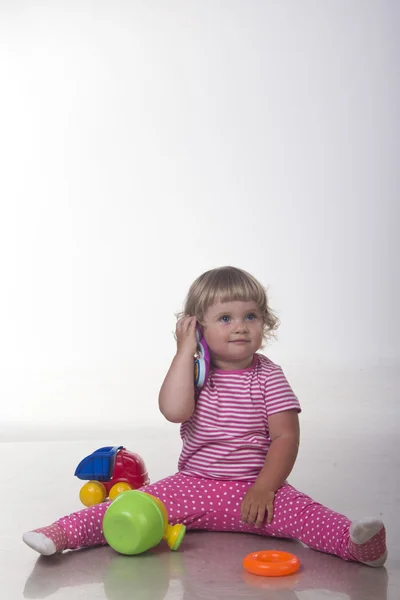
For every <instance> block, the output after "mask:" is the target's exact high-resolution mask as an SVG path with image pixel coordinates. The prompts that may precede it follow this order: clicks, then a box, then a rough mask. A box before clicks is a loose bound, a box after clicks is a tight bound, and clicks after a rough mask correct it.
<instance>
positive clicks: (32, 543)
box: [22, 523, 67, 556]
mask: <svg viewBox="0 0 400 600" xmlns="http://www.w3.org/2000/svg"><path fill="white" fill-rule="evenodd" d="M22 539H23V540H24V542H25V544H27V545H28V546H29V547H30V548H32V549H33V550H36V552H39V554H43V555H44V556H50V555H51V554H55V553H56V552H62V550H64V549H65V548H66V546H67V535H66V533H65V531H64V529H63V528H62V527H60V525H57V523H53V525H50V526H49V527H41V528H40V529H35V530H34V531H28V532H27V533H24V535H23V536H22Z"/></svg>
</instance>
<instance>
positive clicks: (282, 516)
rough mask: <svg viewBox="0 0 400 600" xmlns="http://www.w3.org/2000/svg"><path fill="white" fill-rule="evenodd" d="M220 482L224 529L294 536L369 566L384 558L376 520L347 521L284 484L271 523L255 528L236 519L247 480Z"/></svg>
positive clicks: (380, 527) (380, 529)
mask: <svg viewBox="0 0 400 600" xmlns="http://www.w3.org/2000/svg"><path fill="white" fill-rule="evenodd" d="M222 485H224V486H225V488H226V490H228V491H229V494H228V498H229V501H226V502H225V503H224V505H223V506H221V509H222V512H223V529H224V530H227V529H228V530H230V531H232V530H235V531H246V532H252V533H258V534H260V535H268V536H276V537H283V538H291V539H296V540H299V541H301V542H303V543H304V544H306V545H307V546H309V547H310V548H314V549H315V550H319V551H321V552H327V553H329V554H335V555H336V556H339V557H340V558H343V559H344V560H353V561H357V562H363V563H365V564H369V565H370V566H381V565H382V564H383V563H384V562H385V559H386V555H387V553H386V543H385V528H384V526H383V523H382V522H381V521H380V520H374V519H366V520H364V521H358V522H357V521H353V522H351V521H350V520H349V519H348V518H347V517H345V516H343V515H341V514H338V513H336V512H334V511H332V510H330V509H328V508H326V507H324V506H322V505H321V504H319V503H318V502H315V501H314V500H312V499H311V498H310V497H309V496H306V495H305V494H302V493H301V492H298V491H297V490H296V489H295V488H293V487H292V486H291V485H289V484H285V485H283V486H282V487H281V488H280V489H279V490H278V491H277V493H276V495H275V501H274V518H273V521H272V523H271V524H270V525H264V526H263V527H261V528H260V529H256V528H255V527H254V526H248V525H244V524H243V523H242V522H241V520H240V504H241V502H242V499H243V497H244V494H245V493H246V491H247V489H248V488H249V487H250V485H251V484H249V483H247V482H229V483H225V484H222Z"/></svg>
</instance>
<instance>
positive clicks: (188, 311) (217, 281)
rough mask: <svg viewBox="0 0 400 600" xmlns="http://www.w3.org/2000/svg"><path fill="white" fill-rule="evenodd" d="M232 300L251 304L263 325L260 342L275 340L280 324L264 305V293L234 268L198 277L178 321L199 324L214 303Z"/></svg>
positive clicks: (255, 282) (265, 302)
mask: <svg viewBox="0 0 400 600" xmlns="http://www.w3.org/2000/svg"><path fill="white" fill-rule="evenodd" d="M236 300H239V301H242V302H250V301H253V302H255V303H256V304H257V306H258V307H259V309H260V311H261V314H262V318H263V322H264V333H263V338H264V340H267V339H268V338H271V337H275V331H276V330H277V329H278V327H279V324H280V322H279V319H278V317H277V316H276V315H275V314H274V313H273V312H272V310H271V308H270V307H269V305H268V297H267V292H266V290H265V289H264V287H263V286H262V285H261V283H260V282H259V281H257V279H256V278H255V277H253V276H252V275H250V273H247V271H244V270H243V269H238V268H236V267H219V268H217V269H212V270H210V271H206V272H205V273H203V274H202V275H200V277H198V278H197V279H196V281H194V282H193V283H192V285H191V286H190V289H189V292H188V295H187V296H186V300H185V303H184V308H183V311H182V312H181V313H180V314H179V315H178V317H182V316H193V317H196V319H197V321H198V322H199V323H202V322H203V320H204V315H205V314H206V312H207V310H208V308H209V307H210V306H212V305H213V304H215V303H216V302H233V301H236Z"/></svg>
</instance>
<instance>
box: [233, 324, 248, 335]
mask: <svg viewBox="0 0 400 600" xmlns="http://www.w3.org/2000/svg"><path fill="white" fill-rule="evenodd" d="M236 331H237V332H238V333H239V332H243V331H247V323H246V321H239V322H238V323H237V325H236Z"/></svg>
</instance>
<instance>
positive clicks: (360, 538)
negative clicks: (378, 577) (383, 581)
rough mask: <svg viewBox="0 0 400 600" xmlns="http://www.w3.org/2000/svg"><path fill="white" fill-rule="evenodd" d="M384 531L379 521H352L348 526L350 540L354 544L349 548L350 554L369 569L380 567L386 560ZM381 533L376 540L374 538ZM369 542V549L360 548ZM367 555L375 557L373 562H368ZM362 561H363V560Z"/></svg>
mask: <svg viewBox="0 0 400 600" xmlns="http://www.w3.org/2000/svg"><path fill="white" fill-rule="evenodd" d="M384 532H385V529H384V525H383V522H382V521H381V520H380V519H368V518H367V519H361V520H360V521H352V523H351V525H350V540H351V541H352V542H353V544H355V546H352V547H351V552H352V554H354V556H355V558H357V559H358V560H359V561H360V562H363V563H364V564H366V565H369V566H370V567H381V566H382V565H383V564H384V563H385V561H386V558H387V549H386V544H385V534H384ZM378 533H381V534H382V535H381V536H379V538H382V539H378V538H376V539H375V540H373V538H375V536H376V535H377V534H378ZM370 540H371V548H368V547H363V548H361V546H362V545H363V544H366V543H367V542H369V541H370ZM369 554H371V555H375V556H377V558H376V559H375V560H368V556H369ZM363 559H364V560H363Z"/></svg>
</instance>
